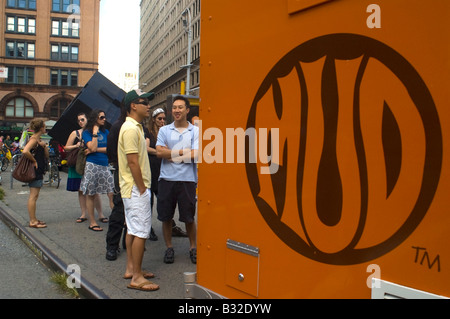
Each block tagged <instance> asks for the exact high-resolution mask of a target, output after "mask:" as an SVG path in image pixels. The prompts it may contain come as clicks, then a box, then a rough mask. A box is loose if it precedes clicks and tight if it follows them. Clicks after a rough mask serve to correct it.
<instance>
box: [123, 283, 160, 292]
mask: <svg viewBox="0 0 450 319" xmlns="http://www.w3.org/2000/svg"><path fill="white" fill-rule="evenodd" d="M148 285H153V286H154V287H153V288H150V287H147V288H145V287H144V286H148ZM127 288H128V289H135V290H140V291H155V290H158V289H159V286H158V285H157V284H154V283H153V282H151V281H144V282H143V283H141V284H139V285H137V286H134V285H132V284H129V285H128V286H127Z"/></svg>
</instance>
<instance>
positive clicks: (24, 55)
mask: <svg viewBox="0 0 450 319" xmlns="http://www.w3.org/2000/svg"><path fill="white" fill-rule="evenodd" d="M35 53H36V46H35V44H34V43H28V42H21V41H7V42H6V56H7V57H8V58H16V59H34V57H35Z"/></svg>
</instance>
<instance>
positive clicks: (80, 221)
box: [77, 217, 87, 224]
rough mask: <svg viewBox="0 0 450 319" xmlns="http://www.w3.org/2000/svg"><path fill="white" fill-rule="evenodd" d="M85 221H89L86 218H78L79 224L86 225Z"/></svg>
mask: <svg viewBox="0 0 450 319" xmlns="http://www.w3.org/2000/svg"><path fill="white" fill-rule="evenodd" d="M85 221H87V218H84V217H78V219H77V223H78V224H81V223H84V222H85Z"/></svg>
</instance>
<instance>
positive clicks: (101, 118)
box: [98, 115, 106, 121]
mask: <svg viewBox="0 0 450 319" xmlns="http://www.w3.org/2000/svg"><path fill="white" fill-rule="evenodd" d="M98 119H99V120H102V121H103V120H106V116H104V115H102V116H100V117H99V118H98Z"/></svg>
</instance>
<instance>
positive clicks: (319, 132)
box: [197, 0, 450, 298]
mask: <svg viewBox="0 0 450 319" xmlns="http://www.w3.org/2000/svg"><path fill="white" fill-rule="evenodd" d="M449 18H450V2H449V1H448V0H433V1H423V0H378V1H365V0H334V1H333V0H332V1H324V0H322V1H321V0H310V1H307V0H245V1H238V0H227V1H216V0H203V1H202V21H201V23H202V25H201V27H202V31H201V33H202V41H201V52H202V59H201V102H200V118H201V120H202V123H201V125H202V128H201V134H202V143H201V149H202V155H201V158H200V164H199V191H198V195H199V202H198V264H197V283H198V285H199V286H201V287H205V288H207V289H209V290H210V291H213V292H215V293H217V294H219V295H221V296H224V297H227V298H371V296H372V291H373V289H372V287H371V284H372V281H371V279H373V278H379V279H381V280H382V281H386V282H391V283H395V284H398V285H400V286H404V287H409V288H413V289H417V290H419V291H424V292H428V293H432V294H436V295H440V296H447V297H450V275H449V271H448V270H449V264H448V261H449V260H450V258H449V249H448V246H449V244H450V214H449V213H448V210H449V207H450V196H449V193H450V176H449V174H450V160H449V158H448V154H449V151H450V144H449V141H450V124H449V123H450V118H449V117H450V108H449V107H448V103H449V101H450V97H449V92H450V90H449V87H450V44H449V41H447V40H448V39H449V37H450V25H449V24H448V21H449ZM243 132H247V135H249V136H250V137H248V138H247V143H242V141H244V137H243ZM253 133H254V134H253ZM252 134H253V135H252ZM252 141H254V142H252Z"/></svg>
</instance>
